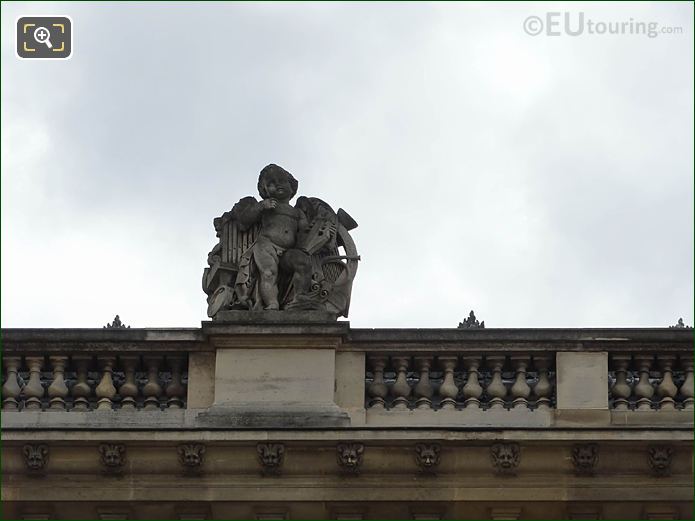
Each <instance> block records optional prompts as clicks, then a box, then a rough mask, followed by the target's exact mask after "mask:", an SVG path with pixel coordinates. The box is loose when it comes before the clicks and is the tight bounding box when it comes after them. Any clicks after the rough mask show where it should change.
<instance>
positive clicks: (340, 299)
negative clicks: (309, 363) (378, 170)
mask: <svg viewBox="0 0 695 521" xmlns="http://www.w3.org/2000/svg"><path fill="white" fill-rule="evenodd" d="M298 186H299V183H298V181H297V180H296V179H295V178H294V177H293V176H292V174H290V173H289V172H287V171H286V170H284V169H283V168H281V167H279V166H277V165H273V164H271V165H268V166H266V167H265V168H264V169H263V170H261V174H260V176H259V178H258V192H259V194H260V196H261V201H257V200H256V199H255V198H254V197H244V198H243V199H241V200H240V201H239V202H238V203H237V204H235V205H234V207H233V208H232V209H231V211H229V212H226V213H225V214H223V215H222V216H221V217H218V218H216V219H215V220H214V221H213V224H214V226H215V231H216V233H217V237H218V238H219V242H218V244H217V245H216V246H215V247H214V248H213V249H212V251H211V252H210V253H209V255H208V264H209V267H208V268H205V271H204V273H203V290H204V291H205V293H206V294H207V295H208V299H207V302H208V316H209V317H212V318H213V319H215V318H216V317H217V316H218V313H219V312H220V311H224V310H251V311H260V310H271V311H272V310H284V309H286V310H292V309H294V310H298V311H323V312H329V313H331V314H334V315H336V316H346V317H347V315H348V309H349V307H350V293H351V291H352V281H353V279H354V278H355V273H356V271H357V262H358V260H359V256H358V255H357V250H356V248H355V244H354V242H353V240H352V238H351V237H350V234H349V233H348V232H349V231H350V230H352V229H354V228H356V227H357V223H356V222H355V221H354V220H353V219H352V217H350V215H348V214H347V212H345V211H344V210H342V209H339V210H338V211H337V212H334V211H333V209H332V208H331V207H330V206H329V205H328V204H326V203H325V202H324V201H322V200H321V199H317V198H315V197H300V198H299V199H297V203H296V205H295V206H292V205H290V204H289V203H290V200H291V199H292V198H293V197H294V196H295V194H296V193H297V188H298ZM341 248H342V249H343V250H344V251H343V252H341V251H340V250H341Z"/></svg>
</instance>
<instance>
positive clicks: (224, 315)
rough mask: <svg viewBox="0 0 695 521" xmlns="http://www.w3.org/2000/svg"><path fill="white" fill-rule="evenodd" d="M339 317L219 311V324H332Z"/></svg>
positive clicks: (296, 312)
mask: <svg viewBox="0 0 695 521" xmlns="http://www.w3.org/2000/svg"><path fill="white" fill-rule="evenodd" d="M336 320H338V316H337V315H336V314H335V313H329V312H328V311H285V310H282V311H229V310H227V311H218V312H217V315H215V318H214V319H213V321H214V322H215V323H216V324H217V323H220V324H330V323H331V322H336Z"/></svg>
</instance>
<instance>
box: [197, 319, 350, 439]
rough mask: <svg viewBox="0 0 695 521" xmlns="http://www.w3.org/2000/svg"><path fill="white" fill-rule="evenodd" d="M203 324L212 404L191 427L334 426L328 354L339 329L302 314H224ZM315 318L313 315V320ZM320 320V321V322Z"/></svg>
mask: <svg viewBox="0 0 695 521" xmlns="http://www.w3.org/2000/svg"><path fill="white" fill-rule="evenodd" d="M228 313H233V314H234V318H237V319H238V320H236V321H235V322H230V321H226V322H221V321H220V320H215V321H214V322H207V323H203V331H204V334H205V336H206V337H207V339H208V342H209V343H210V344H211V345H212V346H213V347H214V348H215V352H216V356H215V380H214V402H213V405H212V407H210V408H209V409H208V410H207V411H206V412H205V413H201V415H199V416H198V421H199V422H200V423H201V424H203V425H207V426H209V427H211V428H225V427H228V428H303V427H341V426H348V425H349V424H350V420H349V416H348V415H347V413H346V412H345V411H343V410H342V409H340V407H338V405H336V403H335V367H336V361H335V358H336V349H337V348H338V346H339V345H340V343H341V342H342V337H343V335H344V334H345V333H346V332H347V328H348V323H347V322H336V321H335V319H333V320H332V321H330V322H328V321H326V314H325V313H321V314H317V313H314V315H315V316H314V317H311V318H313V319H314V321H313V322H308V321H305V322H299V321H295V320H294V319H296V318H298V317H299V316H302V317H304V318H307V315H308V314H309V312H287V311H277V312H267V311H264V312H257V313H253V312H244V311H238V312H228ZM319 315H321V316H319ZM321 318H323V320H322V321H320V319H321Z"/></svg>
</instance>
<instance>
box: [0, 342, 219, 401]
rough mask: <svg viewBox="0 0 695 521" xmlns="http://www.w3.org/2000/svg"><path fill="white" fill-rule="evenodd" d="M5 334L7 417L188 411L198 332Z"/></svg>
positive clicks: (3, 359)
mask: <svg viewBox="0 0 695 521" xmlns="http://www.w3.org/2000/svg"><path fill="white" fill-rule="evenodd" d="M3 333H4V334H3V337H4V338H3V341H4V345H3V353H2V409H3V411H4V412H13V411H14V412H20V413H24V412H26V413H29V412H41V411H50V412H56V411H63V412H69V413H77V412H85V411H123V412H127V411H132V412H135V411H141V410H143V411H162V410H169V409H172V410H173V409H186V408H187V407H188V389H187V388H188V383H189V382H188V380H189V360H190V358H191V356H192V354H193V353H196V352H200V351H201V347H200V346H201V343H200V342H199V341H198V336H199V335H198V333H197V331H195V330H164V331H162V330H142V329H140V330H137V329H103V330H98V329H97V330H89V329H74V330H30V329H27V330H6V331H4V332H3ZM208 377H209V378H212V375H208Z"/></svg>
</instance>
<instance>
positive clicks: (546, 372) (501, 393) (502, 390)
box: [365, 352, 555, 410]
mask: <svg viewBox="0 0 695 521" xmlns="http://www.w3.org/2000/svg"><path fill="white" fill-rule="evenodd" d="M365 381H366V402H365V407H366V408H367V409H370V408H372V409H376V408H379V409H396V410H398V409H401V410H404V409H461V408H473V409H514V408H528V409H548V408H552V407H554V406H555V357H554V356H553V355H551V354H540V353H539V354H535V355H533V356H531V355H529V354H512V355H505V354H504V353H503V352H497V353H494V352H489V353H487V354H463V355H461V356H458V355H456V354H441V355H436V356H434V355H416V356H405V355H401V356H398V355H395V356H386V355H380V354H369V355H367V373H366V378H365Z"/></svg>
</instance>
